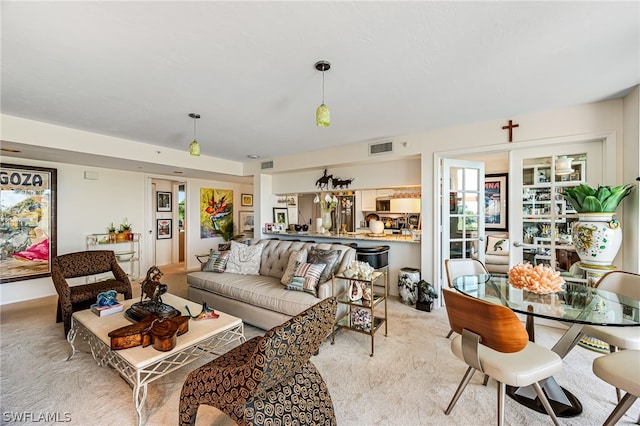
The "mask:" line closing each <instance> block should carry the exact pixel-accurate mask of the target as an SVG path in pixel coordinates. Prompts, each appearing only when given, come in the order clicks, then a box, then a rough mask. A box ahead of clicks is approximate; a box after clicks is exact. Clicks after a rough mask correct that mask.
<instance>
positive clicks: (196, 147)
mask: <svg viewBox="0 0 640 426" xmlns="http://www.w3.org/2000/svg"><path fill="white" fill-rule="evenodd" d="M189 117H191V118H193V142H191V144H190V145H189V154H191V155H193V156H194V157H200V144H199V143H198V141H197V140H196V120H197V119H199V118H200V114H196V113H193V112H192V113H191V114H189Z"/></svg>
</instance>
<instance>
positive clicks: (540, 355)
mask: <svg viewBox="0 0 640 426" xmlns="http://www.w3.org/2000/svg"><path fill="white" fill-rule="evenodd" d="M451 351H452V352H453V354H454V355H455V356H457V357H458V358H459V359H461V360H462V361H464V355H463V354H462V336H460V335H457V336H456V337H454V338H453V340H451ZM478 351H479V356H480V363H481V364H482V368H483V370H484V373H485V374H488V375H489V376H490V377H493V378H494V379H496V380H497V381H499V382H502V383H504V384H506V385H509V386H516V387H520V386H528V385H530V384H532V383H534V382H539V381H541V380H544V379H546V378H548V377H551V376H553V375H555V374H557V373H559V372H560V371H561V370H562V359H561V358H560V356H558V354H556V353H555V352H551V351H550V350H549V349H547V348H545V347H542V346H540V345H537V344H535V343H531V342H529V344H527V346H526V347H525V348H524V349H523V350H521V351H520V352H513V353H504V352H498V351H495V350H493V349H491V348H488V347H486V346H482V345H481V346H480V347H479V348H478Z"/></svg>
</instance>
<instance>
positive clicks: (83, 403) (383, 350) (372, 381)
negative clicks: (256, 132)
mask: <svg viewBox="0 0 640 426" xmlns="http://www.w3.org/2000/svg"><path fill="white" fill-rule="evenodd" d="M161 269H163V271H165V277H164V279H163V282H165V283H167V284H169V291H170V292H172V293H175V294H178V295H180V296H185V295H186V290H185V287H186V278H185V274H184V272H183V271H180V270H177V271H176V270H172V269H170V268H167V269H166V270H165V268H161ZM136 286H137V284H134V288H135V287H136ZM136 293H137V294H138V295H139V289H137V291H134V294H136ZM134 297H135V296H134ZM138 297H139V296H138ZM55 300H56V298H55V297H50V298H45V299H40V300H37V301H32V302H28V303H19V304H14V305H9V306H4V307H2V309H1V311H0V314H1V318H2V327H1V333H2V334H1V350H2V352H1V358H0V374H1V382H0V383H1V386H2V387H1V400H2V419H1V422H2V424H56V423H55V422H52V421H39V422H35V421H22V422H20V421H11V419H15V418H16V417H19V416H22V418H23V419H25V418H29V417H30V418H32V419H42V418H43V416H52V415H55V413H57V415H58V419H61V420H64V419H65V416H67V415H68V418H69V419H70V422H67V423H65V424H72V425H89V424H91V425H105V426H106V425H113V424H119V425H134V424H136V422H137V417H136V412H135V410H134V408H133V401H132V391H131V388H130V387H129V385H128V384H127V383H126V382H125V381H124V380H123V379H121V378H120V377H119V376H118V373H117V372H115V371H114V370H112V369H110V368H101V367H98V366H97V365H96V363H95V361H94V360H93V358H92V357H91V355H90V353H87V352H80V353H77V354H76V355H75V357H74V358H73V359H72V360H70V361H65V360H66V358H67V356H68V354H69V345H68V343H67V342H66V340H65V339H64V338H63V331H62V324H56V323H55ZM214 308H215V307H214ZM448 330H449V325H448V322H447V318H446V312H445V310H444V309H439V310H438V311H436V312H431V313H427V312H421V311H417V310H416V309H414V308H412V307H408V306H405V305H403V304H401V303H400V302H399V301H398V300H397V299H392V300H390V302H389V335H388V336H387V337H385V336H384V334H383V332H378V334H377V335H376V338H375V342H376V344H375V355H374V356H373V357H369V351H370V340H369V338H368V336H366V335H363V334H359V333H353V332H346V331H342V332H340V333H338V334H337V336H336V341H335V345H331V344H330V342H329V341H328V342H325V343H324V344H323V346H322V348H321V350H320V353H319V355H317V356H315V357H313V359H312V361H313V363H314V364H315V365H316V366H317V367H318V369H319V370H320V372H321V373H322V376H323V377H324V379H325V381H326V382H327V385H328V386H329V389H330V391H331V396H332V398H333V402H334V406H335V410H336V416H337V419H338V424H340V425H441V424H451V425H490V424H495V423H496V388H495V382H493V381H491V382H489V386H487V387H485V386H482V384H481V380H482V378H481V377H480V375H479V374H476V376H474V378H473V379H472V382H471V383H470V384H469V386H468V387H467V389H466V390H465V392H464V394H463V395H462V397H461V399H460V401H459V402H458V405H457V406H456V407H455V409H454V410H453V412H452V413H451V414H450V415H449V416H446V415H445V414H444V412H443V411H444V409H445V408H446V406H447V404H448V403H449V400H450V398H451V396H452V395H453V392H454V391H455V388H456V386H457V385H458V383H459V381H460V379H461V378H462V375H463V374H464V371H465V366H464V364H463V363H462V362H461V361H459V360H457V359H456V358H455V357H454V356H453V355H452V354H451V351H450V349H449V341H448V340H447V339H446V338H445V336H446V334H447V332H448ZM245 332H246V336H247V337H248V338H250V337H253V336H256V335H259V334H262V333H263V331H262V330H259V329H257V328H254V327H250V326H247V327H246V329H245ZM560 335H561V330H558V329H554V328H549V327H543V326H538V328H537V330H536V337H537V339H538V342H539V343H541V344H543V345H545V346H548V347H550V346H552V345H553V343H554V342H555V341H556V340H557V339H558V338H559V336H560ZM596 356H600V355H599V354H597V353H595V352H591V351H589V350H587V349H584V348H581V347H576V348H575V349H574V350H573V351H572V352H571V353H569V355H568V356H567V357H566V358H565V360H564V363H563V371H562V373H561V374H559V375H558V376H557V377H556V378H557V380H558V382H559V383H560V384H561V385H563V386H565V387H566V388H568V389H570V390H571V391H572V392H573V393H574V394H575V395H576V396H577V397H578V398H579V399H580V400H581V401H582V403H583V405H584V412H583V413H582V414H581V415H580V416H578V417H574V418H565V419H560V422H561V423H562V424H565V425H581V426H583V425H598V424H602V422H603V421H604V419H605V418H606V417H607V416H608V414H609V412H610V411H611V410H612V409H613V407H614V406H615V391H614V389H613V388H612V387H611V386H609V385H607V384H605V383H604V382H602V381H601V380H600V379H598V378H597V377H595V376H594V375H593V373H592V372H591V363H592V361H593V359H594V358H595V357H596ZM207 361H209V359H201V360H199V361H197V362H195V363H193V364H191V365H189V366H186V367H183V368H181V369H179V370H177V371H175V372H173V373H171V374H169V375H168V376H166V377H164V378H162V379H160V380H158V381H156V382H153V383H151V384H150V385H149V387H148V389H149V393H148V398H147V402H146V405H145V407H144V410H143V424H144V425H154V426H164V425H174V424H176V423H177V418H178V415H177V410H178V399H179V395H180V389H181V386H182V383H183V381H184V378H185V376H186V375H187V374H188V373H189V372H190V371H191V370H193V369H194V368H196V367H198V366H200V365H202V364H203V363H205V362H207ZM505 412H506V422H505V423H506V424H507V425H547V424H551V423H550V421H549V419H548V417H547V416H545V415H542V414H539V413H536V412H534V411H531V410H529V409H527V408H524V407H522V406H520V405H518V404H517V403H516V402H514V401H512V400H510V399H508V398H507V401H506V410H505ZM52 413H53V414H52ZM66 413H68V414H66ZM639 414H640V403H636V404H635V405H634V406H633V407H632V408H631V410H629V412H628V413H627V415H626V416H625V417H623V419H622V421H621V422H620V424H621V425H625V424H626V425H631V424H633V422H634V421H635V420H636V419H637V418H638V415H639ZM59 424H62V423H59ZM197 424H198V425H217V426H221V425H228V424H232V423H231V422H230V420H229V419H228V418H227V417H226V416H224V415H223V414H221V413H219V412H218V411H217V410H216V409H214V408H211V407H202V408H201V409H200V411H199V414H198V423H197Z"/></svg>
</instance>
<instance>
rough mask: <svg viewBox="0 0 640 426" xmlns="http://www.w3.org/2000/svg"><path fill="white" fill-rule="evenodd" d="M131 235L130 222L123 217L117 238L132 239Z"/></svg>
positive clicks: (121, 239)
mask: <svg viewBox="0 0 640 426" xmlns="http://www.w3.org/2000/svg"><path fill="white" fill-rule="evenodd" d="M131 237H132V234H131V224H130V223H129V221H128V220H127V218H126V217H125V218H124V222H122V223H121V224H120V232H119V233H118V235H117V239H118V241H127V240H131V239H132V238H131Z"/></svg>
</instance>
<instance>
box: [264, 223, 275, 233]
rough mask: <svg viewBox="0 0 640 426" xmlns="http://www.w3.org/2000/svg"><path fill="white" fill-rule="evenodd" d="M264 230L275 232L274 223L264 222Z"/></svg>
mask: <svg viewBox="0 0 640 426" xmlns="http://www.w3.org/2000/svg"><path fill="white" fill-rule="evenodd" d="M264 232H267V233H269V232H273V223H268V222H267V223H265V224H264Z"/></svg>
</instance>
